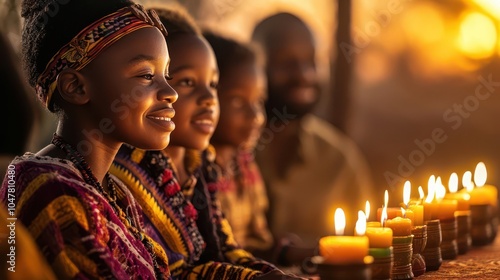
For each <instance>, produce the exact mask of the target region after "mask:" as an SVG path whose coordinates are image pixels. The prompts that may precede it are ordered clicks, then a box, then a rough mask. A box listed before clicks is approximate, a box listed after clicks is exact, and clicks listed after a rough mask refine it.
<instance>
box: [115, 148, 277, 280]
mask: <svg viewBox="0 0 500 280" xmlns="http://www.w3.org/2000/svg"><path fill="white" fill-rule="evenodd" d="M203 158H204V159H205V160H204V164H203V165H202V166H201V168H198V169H196V171H195V173H194V174H196V184H194V185H193V188H191V189H189V188H188V189H182V188H181V186H180V184H179V183H178V181H177V179H176V178H175V174H174V172H173V170H174V169H173V166H172V163H171V161H170V159H169V158H168V157H166V156H165V155H164V154H163V153H162V152H161V151H144V150H141V149H136V148H133V147H130V146H127V145H123V146H122V148H121V149H120V151H119V153H118V155H117V156H116V158H115V162H114V163H113V166H112V168H111V170H110V172H111V173H112V174H114V175H115V176H116V177H118V178H119V179H120V180H122V181H123V182H124V183H125V184H126V185H127V186H128V187H129V189H130V191H131V192H132V193H133V195H134V197H135V198H136V199H137V201H138V203H139V204H141V206H142V208H143V211H144V213H145V215H146V218H145V220H146V225H145V227H146V228H147V229H148V228H149V230H150V231H148V234H150V236H151V237H152V238H154V239H155V240H156V241H158V242H159V243H161V244H162V245H164V246H165V247H164V248H165V250H166V252H167V256H168V259H169V268H170V271H171V273H172V276H173V278H178V279H242V280H243V279H253V278H254V277H255V276H258V275H260V274H262V273H265V272H268V271H271V270H274V269H276V267H274V266H273V265H271V264H269V263H267V262H265V261H261V260H258V259H256V258H255V257H254V256H253V255H251V254H250V253H248V252H247V251H245V250H243V249H241V248H240V247H239V246H238V244H237V243H236V241H235V240H234V238H233V236H232V233H231V227H230V225H229V223H228V222H227V220H226V219H225V218H224V216H223V215H222V212H221V210H220V205H219V203H218V202H217V200H216V199H215V192H216V189H217V188H216V185H215V184H214V183H215V181H214V180H216V179H217V177H216V172H215V170H213V169H212V168H211V165H210V162H209V161H207V160H206V158H207V157H203Z"/></svg>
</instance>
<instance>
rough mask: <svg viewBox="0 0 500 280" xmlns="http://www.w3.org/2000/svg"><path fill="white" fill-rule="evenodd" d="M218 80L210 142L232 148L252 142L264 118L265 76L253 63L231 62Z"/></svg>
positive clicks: (256, 136)
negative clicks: (217, 105)
mask: <svg viewBox="0 0 500 280" xmlns="http://www.w3.org/2000/svg"><path fill="white" fill-rule="evenodd" d="M227 72H228V73H227V75H225V76H224V77H222V79H221V81H220V83H219V88H218V89H219V100H220V110H221V112H222V114H221V116H220V120H219V125H218V126H217V129H216V130H215V133H214V136H213V138H212V143H214V144H219V145H231V146H233V147H235V148H237V147H241V146H242V145H244V146H245V147H248V146H252V145H255V143H256V141H257V139H258V137H259V136H260V132H261V129H262V127H263V125H264V123H265V121H266V115H265V111H264V102H265V100H266V91H265V83H266V80H265V76H264V72H263V70H262V69H261V68H260V67H258V65H256V64H255V63H251V62H247V63H242V64H241V63H240V64H236V65H234V66H233V67H232V68H231V69H230V71H227Z"/></svg>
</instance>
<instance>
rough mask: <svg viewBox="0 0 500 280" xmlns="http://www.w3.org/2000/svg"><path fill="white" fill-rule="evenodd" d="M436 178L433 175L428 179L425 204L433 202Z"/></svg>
mask: <svg viewBox="0 0 500 280" xmlns="http://www.w3.org/2000/svg"><path fill="white" fill-rule="evenodd" d="M435 185H436V177H435V176H434V175H431V177H429V182H428V184H427V198H425V202H427V203H431V202H432V201H433V200H434V194H435V192H436V189H435V188H436V187H435Z"/></svg>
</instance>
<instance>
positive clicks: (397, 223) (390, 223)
mask: <svg viewBox="0 0 500 280" xmlns="http://www.w3.org/2000/svg"><path fill="white" fill-rule="evenodd" d="M385 226H386V227H389V228H391V229H392V233H393V235H394V236H406V235H410V234H411V229H412V226H411V220H410V219H408V218H401V217H396V218H394V219H389V220H387V221H386V222H385Z"/></svg>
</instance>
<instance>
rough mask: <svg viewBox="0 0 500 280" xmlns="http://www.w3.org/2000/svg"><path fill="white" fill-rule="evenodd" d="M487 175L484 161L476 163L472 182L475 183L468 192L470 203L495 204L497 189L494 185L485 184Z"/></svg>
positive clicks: (496, 201)
mask: <svg viewBox="0 0 500 280" xmlns="http://www.w3.org/2000/svg"><path fill="white" fill-rule="evenodd" d="M487 176H488V174H487V172H486V166H485V165H484V163H483V162H480V163H478V164H477V166H476V170H475V171H474V182H475V183H476V187H475V188H474V189H473V190H472V191H471V192H470V201H469V203H470V205H481V204H490V205H492V206H496V205H497V203H498V190H497V188H496V187H495V186H492V185H485V183H486V179H487Z"/></svg>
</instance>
